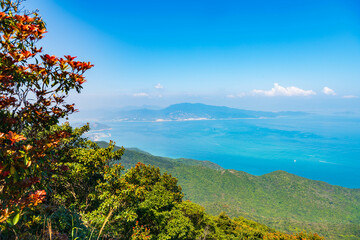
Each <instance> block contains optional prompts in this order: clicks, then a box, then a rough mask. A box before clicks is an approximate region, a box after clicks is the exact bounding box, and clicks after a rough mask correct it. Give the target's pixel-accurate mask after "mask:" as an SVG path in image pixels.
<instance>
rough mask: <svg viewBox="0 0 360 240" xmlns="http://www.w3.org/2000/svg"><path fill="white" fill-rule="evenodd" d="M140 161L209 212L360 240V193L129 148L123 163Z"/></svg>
mask: <svg viewBox="0 0 360 240" xmlns="http://www.w3.org/2000/svg"><path fill="white" fill-rule="evenodd" d="M99 144H100V145H101V146H104V145H105V144H104V143H103V142H100V143H99ZM138 161H141V162H143V163H145V164H152V165H155V166H158V167H160V169H161V170H162V171H164V172H165V171H166V172H169V173H171V174H172V175H173V176H175V177H176V178H178V179H179V184H180V186H181V187H182V189H183V192H184V195H185V197H184V198H185V199H189V200H191V201H193V202H195V203H198V204H200V205H202V206H204V207H205V209H206V211H207V212H208V213H211V214H219V213H220V212H222V211H225V212H226V213H227V214H229V216H232V217H236V216H244V217H246V218H249V219H253V220H256V221H259V222H261V223H264V224H267V225H268V226H271V227H273V228H276V229H279V230H283V231H288V232H294V231H300V230H307V231H312V232H319V233H321V234H323V235H324V236H326V237H328V238H329V239H359V238H360V237H359V236H360V189H349V188H344V187H340V186H334V185H330V184H327V183H325V182H321V181H314V180H310V179H306V178H302V177H299V176H296V175H293V174H290V173H287V172H284V171H276V172H272V173H269V174H265V175H262V176H254V175H250V174H248V173H245V172H241V171H236V170H225V169H222V168H221V167H220V166H218V165H216V164H214V163H211V162H208V161H196V160H191V159H170V158H164V157H157V156H153V155H151V154H149V153H146V152H143V151H140V150H138V149H127V150H126V151H125V154H124V155H123V156H122V159H121V162H122V163H123V164H124V166H125V167H130V166H133V165H134V164H135V163H136V162H138Z"/></svg>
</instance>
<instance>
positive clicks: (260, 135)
mask: <svg viewBox="0 0 360 240" xmlns="http://www.w3.org/2000/svg"><path fill="white" fill-rule="evenodd" d="M102 123H104V124H106V125H107V126H109V127H110V128H111V129H106V130H103V132H101V131H100V133H101V134H100V135H99V131H97V134H98V135H97V136H98V139H97V140H104V141H109V140H113V141H115V142H116V145H118V146H124V147H125V148H128V147H136V148H139V149H141V150H144V151H147V152H149V153H151V154H153V155H157V156H164V157H171V158H191V159H197V160H208V161H211V162H214V163H216V164H218V165H220V166H221V167H223V168H226V169H235V170H239V171H244V172H247V173H250V174H253V175H262V174H267V173H270V172H272V171H276V170H284V171H286V172H289V173H292V174H296V175H299V176H302V177H306V178H309V179H313V180H320V181H324V182H327V183H330V184H334V185H340V186H343V187H348V188H360V117H354V116H319V115H309V116H305V117H304V116H302V117H283V118H263V119H233V120H194V121H163V122H120V121H112V120H107V121H104V122H102Z"/></svg>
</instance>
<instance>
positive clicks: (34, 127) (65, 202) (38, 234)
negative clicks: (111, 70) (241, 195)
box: [0, 0, 322, 239]
mask: <svg viewBox="0 0 360 240" xmlns="http://www.w3.org/2000/svg"><path fill="white" fill-rule="evenodd" d="M20 2H21V1H16V2H13V1H11V0H0V6H1V8H2V11H1V12H0V43H1V48H0V49H1V50H0V82H1V85H0V91H1V97H0V146H1V148H0V213H1V216H0V238H1V239H322V238H321V237H319V236H318V235H316V234H314V235H313V234H307V233H299V234H296V235H288V234H285V233H281V232H277V231H275V230H272V229H270V228H268V227H266V226H264V225H262V224H258V223H256V222H253V221H249V220H246V219H244V218H234V219H231V218H230V217H228V216H227V215H226V214H224V213H221V214H220V215H219V216H217V217H214V216H211V215H209V214H207V213H205V211H204V209H203V208H202V207H200V206H199V205H197V204H194V203H191V202H189V201H183V196H184V195H183V193H182V189H181V187H180V186H179V185H178V184H177V179H176V178H174V177H172V176H171V175H169V174H167V173H161V172H160V169H159V168H156V167H153V166H150V165H145V164H143V163H137V164H136V165H135V166H134V167H131V168H130V169H128V170H127V171H124V167H123V166H122V165H121V164H120V162H119V161H120V158H121V156H122V154H123V152H124V149H122V148H120V149H115V146H114V144H113V143H112V142H110V144H108V146H106V148H100V147H99V146H98V145H97V144H96V143H94V142H91V141H88V140H87V139H85V138H83V137H82V135H83V133H84V132H85V131H87V130H88V129H89V127H88V126H84V127H81V128H77V129H73V128H72V127H70V126H69V124H67V123H65V124H63V125H59V120H60V119H62V118H64V117H66V116H68V114H71V113H73V112H74V111H75V108H74V105H73V104H67V103H66V102H65V98H66V97H67V96H68V95H69V93H70V91H71V90H75V91H76V92H79V91H80V90H81V88H82V84H83V83H84V81H85V79H84V76H83V74H84V73H85V71H86V70H88V69H90V68H91V67H92V65H91V64H90V63H86V62H79V61H74V57H71V56H65V57H64V58H58V57H55V56H50V55H48V54H42V49H41V48H37V47H36V43H37V41H38V40H39V39H41V38H42V37H43V34H44V33H45V32H46V28H45V23H44V22H43V21H42V19H41V18H40V17H39V15H38V14H37V13H36V12H32V13H29V12H22V11H20V10H19V3H20Z"/></svg>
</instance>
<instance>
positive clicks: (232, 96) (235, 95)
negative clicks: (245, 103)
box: [226, 92, 247, 98]
mask: <svg viewBox="0 0 360 240" xmlns="http://www.w3.org/2000/svg"><path fill="white" fill-rule="evenodd" d="M246 95H247V94H246V93H243V92H242V93H238V94H228V95H226V97H227V98H242V97H245V96H246Z"/></svg>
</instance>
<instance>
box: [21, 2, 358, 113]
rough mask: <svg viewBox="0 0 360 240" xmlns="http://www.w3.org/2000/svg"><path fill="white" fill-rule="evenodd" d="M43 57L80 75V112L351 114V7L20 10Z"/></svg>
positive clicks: (354, 10) (354, 90)
mask: <svg viewBox="0 0 360 240" xmlns="http://www.w3.org/2000/svg"><path fill="white" fill-rule="evenodd" d="M25 7H26V9H28V10H34V9H38V10H39V13H40V15H41V16H42V17H43V19H44V21H45V22H46V24H47V30H48V33H47V34H46V35H45V38H44V39H43V40H42V41H41V42H40V43H39V44H40V45H42V46H44V50H45V52H47V53H49V54H54V55H57V56H62V55H67V54H70V55H73V56H77V57H78V59H79V60H83V61H90V62H92V63H93V64H94V65H95V67H94V68H93V69H91V70H89V72H88V73H86V75H85V76H86V79H87V82H86V84H85V85H84V89H83V91H82V93H81V94H80V95H76V94H73V95H72V96H71V97H70V98H69V101H73V102H75V104H76V106H77V108H79V110H80V112H81V111H82V110H83V111H92V110H96V109H118V108H122V107H125V106H143V105H149V106H167V105H170V104H174V103H180V102H200V103H205V104H213V105H225V106H230V107H238V108H244V109H253V110H266V111H280V110H301V111H311V112H345V111H351V112H358V113H360V108H359V107H360V98H359V97H360V1H358V0H338V1H336V0H326V1H322V0H318V1H313V0H311V1H310V0H301V1H300V0H293V1H288V0H286V1H285V0H284V1H282V0H278V1H277V0H274V1H267V0H262V1H260V0H252V1H245V0H244V1H240V0H237V1H227V0H221V1H220V0H219V1H212V0H206V1H205V0H191V1H190V0H181V1H180V0H172V1H168V0H167V1H166V0H131V1H123V0H107V1H98V0H97V1H94V0H86V1H85V0H76V1H74V0H27V1H26V2H25Z"/></svg>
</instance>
